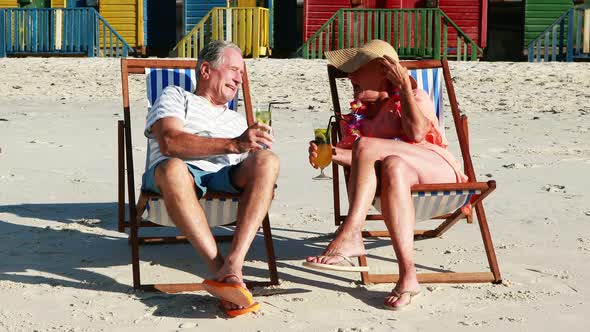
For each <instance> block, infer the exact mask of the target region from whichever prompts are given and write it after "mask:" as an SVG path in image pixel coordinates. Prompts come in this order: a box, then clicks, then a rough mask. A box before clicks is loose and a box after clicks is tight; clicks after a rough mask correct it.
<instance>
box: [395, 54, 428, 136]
mask: <svg viewBox="0 0 590 332" xmlns="http://www.w3.org/2000/svg"><path fill="white" fill-rule="evenodd" d="M384 57H385V61H383V65H384V67H385V75H386V76H387V78H388V79H389V81H390V82H391V83H392V84H393V85H394V86H396V87H399V88H400V99H401V112H402V119H401V121H402V129H403V131H404V133H405V134H406V136H407V137H408V138H409V139H411V140H413V141H414V142H421V141H422V140H424V136H425V135H426V133H427V132H428V130H429V129H430V126H431V123H430V121H429V120H428V119H427V118H426V116H424V113H422V111H421V110H420V108H419V107H418V104H417V103H416V100H415V99H414V91H413V90H412V81H411V80H410V76H409V74H408V70H407V69H406V68H404V66H402V65H401V64H400V63H399V62H398V61H395V60H393V59H392V58H390V57H388V56H387V55H386V56H384Z"/></svg>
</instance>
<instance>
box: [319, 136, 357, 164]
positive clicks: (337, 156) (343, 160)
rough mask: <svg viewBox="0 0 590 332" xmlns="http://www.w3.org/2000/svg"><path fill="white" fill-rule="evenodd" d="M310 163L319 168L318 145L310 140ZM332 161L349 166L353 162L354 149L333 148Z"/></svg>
mask: <svg viewBox="0 0 590 332" xmlns="http://www.w3.org/2000/svg"><path fill="white" fill-rule="evenodd" d="M308 152H309V164H310V165H311V166H312V167H313V168H318V166H317V165H316V164H315V158H317V157H318V146H317V145H316V144H315V143H314V142H313V141H311V142H309V149H308ZM332 162H334V163H336V164H338V165H340V166H349V167H350V165H351V164H352V150H349V149H342V148H336V147H334V148H332Z"/></svg>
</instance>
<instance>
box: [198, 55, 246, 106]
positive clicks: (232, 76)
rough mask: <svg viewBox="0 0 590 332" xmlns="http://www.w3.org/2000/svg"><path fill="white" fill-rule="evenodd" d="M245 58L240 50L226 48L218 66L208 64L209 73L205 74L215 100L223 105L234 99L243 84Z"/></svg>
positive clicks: (206, 82)
mask: <svg viewBox="0 0 590 332" xmlns="http://www.w3.org/2000/svg"><path fill="white" fill-rule="evenodd" d="M243 73H244V59H243V58H242V55H241V54H240V52H239V51H237V50H235V49H233V48H226V49H225V50H224V51H223V56H222V58H221V63H220V64H219V66H218V67H217V68H213V67H212V66H210V65H209V66H208V75H206V76H204V77H203V78H205V82H204V83H205V84H207V87H208V89H207V90H208V91H209V92H210V97H211V99H212V101H213V102H215V103H216V104H218V105H223V104H226V103H227V102H229V101H230V100H232V99H233V98H234V96H235V94H236V92H237V91H238V88H239V87H240V85H241V84H242V74H243Z"/></svg>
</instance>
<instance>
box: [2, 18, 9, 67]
mask: <svg viewBox="0 0 590 332" xmlns="http://www.w3.org/2000/svg"><path fill="white" fill-rule="evenodd" d="M5 13H6V11H5V10H4V9H0V58H4V57H6V41H5V38H4V36H5V35H6V32H7V31H8V33H10V29H6V22H5V19H4V15H5Z"/></svg>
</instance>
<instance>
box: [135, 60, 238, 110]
mask: <svg viewBox="0 0 590 332" xmlns="http://www.w3.org/2000/svg"><path fill="white" fill-rule="evenodd" d="M145 76H146V80H145V82H146V85H147V99H148V108H149V107H152V105H153V104H154V102H156V99H158V96H159V95H160V93H162V90H164V88H166V87H167V86H169V85H175V86H179V87H181V88H183V89H185V90H186V91H188V92H193V91H195V88H196V85H197V84H196V82H197V73H196V70H195V69H194V68H145ZM238 94H239V91H238V93H236V95H235V97H234V99H233V100H230V102H229V103H228V104H227V106H228V107H229V108H230V109H232V110H234V111H237V110H238Z"/></svg>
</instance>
